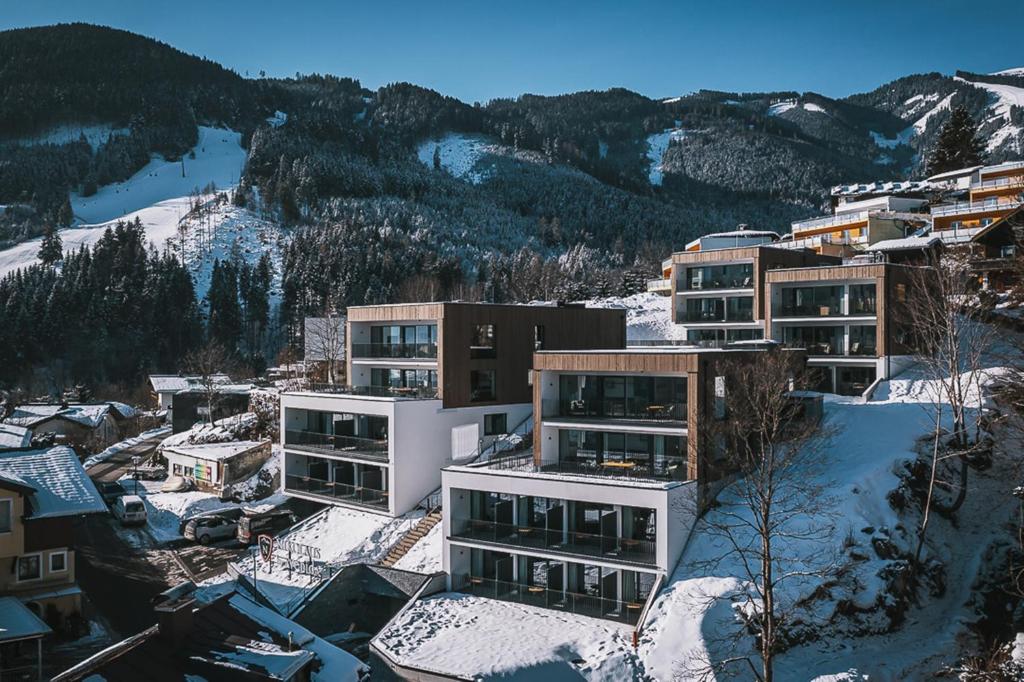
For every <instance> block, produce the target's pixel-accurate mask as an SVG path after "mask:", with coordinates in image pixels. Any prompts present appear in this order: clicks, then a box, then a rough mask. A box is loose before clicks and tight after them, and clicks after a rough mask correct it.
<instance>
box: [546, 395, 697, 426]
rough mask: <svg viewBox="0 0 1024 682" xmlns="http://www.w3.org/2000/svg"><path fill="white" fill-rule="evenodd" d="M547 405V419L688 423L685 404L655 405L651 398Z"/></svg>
mask: <svg viewBox="0 0 1024 682" xmlns="http://www.w3.org/2000/svg"><path fill="white" fill-rule="evenodd" d="M545 402H546V403H547V404H546V405H545V406H544V407H545V408H546V409H545V410H544V413H545V415H544V416H558V417H588V418H604V419H644V420H651V421H677V422H685V421H686V417H687V414H686V403H685V402H667V401H666V402H654V401H652V400H650V399H648V398H606V399H604V400H592V399H586V398H575V399H560V400H558V401H553V400H552V401H545Z"/></svg>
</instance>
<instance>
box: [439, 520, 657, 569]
mask: <svg viewBox="0 0 1024 682" xmlns="http://www.w3.org/2000/svg"><path fill="white" fill-rule="evenodd" d="M464 523H465V527H464V528H462V529H461V530H458V531H457V532H455V533H454V535H455V536H456V537H459V538H463V539H465V540H480V541H483V542H495V543H500V544H502V545H514V546H516V547H531V548H533V549H544V550H547V551H550V552H559V553H562V554H577V555H583V556H592V557H603V558H606V559H618V560H621V561H629V562H633V563H639V564H654V563H655V561H656V557H655V550H656V547H657V545H656V543H655V542H654V541H653V540H643V539H632V538H620V537H615V536H608V535H595V534H593V533H581V532H578V531H572V530H569V531H562V530H549V529H545V528H533V527H530V526H517V525H514V524H510V523H498V522H496V521H487V520H482V519H469V520H468V521H465V522H464Z"/></svg>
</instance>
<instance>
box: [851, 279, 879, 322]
mask: <svg viewBox="0 0 1024 682" xmlns="http://www.w3.org/2000/svg"><path fill="white" fill-rule="evenodd" d="M876 312H877V299H876V298H875V285H874V284H873V283H872V284H853V285H851V286H850V314H851V315H874V314H875V313H876Z"/></svg>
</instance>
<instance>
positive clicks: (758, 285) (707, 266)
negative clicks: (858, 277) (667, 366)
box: [666, 245, 839, 345]
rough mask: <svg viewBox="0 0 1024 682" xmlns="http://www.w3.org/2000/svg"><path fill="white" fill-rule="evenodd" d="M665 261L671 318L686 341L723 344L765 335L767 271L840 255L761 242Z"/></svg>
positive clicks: (830, 260) (828, 261)
mask: <svg viewBox="0 0 1024 682" xmlns="http://www.w3.org/2000/svg"><path fill="white" fill-rule="evenodd" d="M666 262H667V263H668V267H667V272H666V277H667V278H668V279H669V280H670V282H671V295H672V321H673V322H675V323H676V324H678V325H680V326H681V327H682V329H683V331H684V333H685V335H686V340H687V341H690V342H692V343H696V344H703V345H721V344H724V343H728V342H736V341H751V340H757V339H762V338H764V329H765V328H764V318H765V315H764V312H765V310H764V297H763V296H762V291H763V286H764V278H765V273H767V272H768V271H770V270H773V269H776V268H794V267H807V266H811V265H821V264H834V263H839V259H838V258H832V257H829V256H821V255H819V254H817V253H815V252H813V251H811V250H809V249H783V248H776V247H774V246H765V245H759V246H751V247H742V248H728V249H712V250H707V251H704V250H700V251H681V252H678V253H674V254H672V257H671V258H670V259H669V261H666Z"/></svg>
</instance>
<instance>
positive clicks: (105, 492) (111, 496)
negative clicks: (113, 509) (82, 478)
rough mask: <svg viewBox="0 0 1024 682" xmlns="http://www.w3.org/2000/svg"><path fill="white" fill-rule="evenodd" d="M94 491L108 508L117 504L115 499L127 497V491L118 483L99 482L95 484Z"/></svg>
mask: <svg viewBox="0 0 1024 682" xmlns="http://www.w3.org/2000/svg"><path fill="white" fill-rule="evenodd" d="M96 489H97V490H98V491H99V493H100V497H102V498H103V501H104V502H106V503H107V506H108V507H109V506H110V505H112V504H114V503H115V502H117V498H119V497H121V496H123V495H127V491H125V489H124V488H123V487H122V486H121V484H120V483H119V482H118V481H100V482H99V483H97V484H96Z"/></svg>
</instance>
